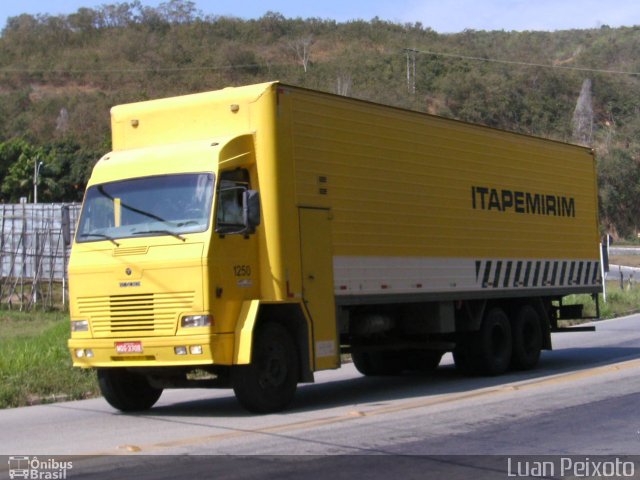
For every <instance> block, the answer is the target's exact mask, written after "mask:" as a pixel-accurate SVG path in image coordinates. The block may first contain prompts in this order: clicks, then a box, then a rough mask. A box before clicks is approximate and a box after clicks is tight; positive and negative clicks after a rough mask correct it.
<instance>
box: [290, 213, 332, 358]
mask: <svg viewBox="0 0 640 480" xmlns="http://www.w3.org/2000/svg"><path fill="white" fill-rule="evenodd" d="M299 215H300V241H301V244H302V246H301V255H302V297H303V299H304V304H305V307H306V309H307V313H308V314H309V316H310V317H311V321H312V330H313V349H314V359H315V369H316V370H322V369H325V368H337V367H338V366H339V365H340V352H339V348H338V341H337V323H336V308H335V299H334V292H333V252H332V244H331V218H330V214H329V210H327V209H320V208H300V209H299Z"/></svg>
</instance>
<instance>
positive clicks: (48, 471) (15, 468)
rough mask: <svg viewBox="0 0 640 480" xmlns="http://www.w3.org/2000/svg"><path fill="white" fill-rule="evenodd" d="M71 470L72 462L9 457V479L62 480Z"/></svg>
mask: <svg viewBox="0 0 640 480" xmlns="http://www.w3.org/2000/svg"><path fill="white" fill-rule="evenodd" d="M72 468H73V462H61V461H58V460H55V459H53V458H47V459H44V460H42V459H38V457H27V456H17V455H16V456H12V457H9V478H11V479H14V478H27V479H33V480H64V479H66V478H67V470H71V469H72Z"/></svg>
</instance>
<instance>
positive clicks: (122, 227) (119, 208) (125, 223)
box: [76, 173, 213, 243]
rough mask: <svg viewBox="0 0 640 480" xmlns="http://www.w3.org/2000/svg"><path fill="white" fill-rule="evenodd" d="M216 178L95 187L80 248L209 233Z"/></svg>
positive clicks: (174, 177) (88, 197)
mask: <svg viewBox="0 0 640 480" xmlns="http://www.w3.org/2000/svg"><path fill="white" fill-rule="evenodd" d="M212 197H213V175H212V174H210V173H189V174H179V175H162V176H156V177H144V178H135V179H130V180H123V181H119V182H110V183H104V184H101V185H93V186H91V187H90V188H89V189H88V190H87V193H86V195H85V199H84V204H83V207H82V214H81V215H80V221H79V223H78V232H77V234H76V241H77V242H96V241H104V240H105V239H106V240H110V241H111V242H114V243H115V239H119V238H127V237H137V236H155V235H172V236H174V237H176V238H179V239H181V240H184V237H183V236H182V234H186V233H197V232H204V231H206V230H207V229H208V228H209V218H210V214H211V203H212Z"/></svg>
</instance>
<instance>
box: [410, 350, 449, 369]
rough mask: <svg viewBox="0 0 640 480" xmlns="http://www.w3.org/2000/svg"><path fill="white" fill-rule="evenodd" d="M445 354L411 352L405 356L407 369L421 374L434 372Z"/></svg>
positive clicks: (429, 351)
mask: <svg viewBox="0 0 640 480" xmlns="http://www.w3.org/2000/svg"><path fill="white" fill-rule="evenodd" d="M443 355H444V352H439V351H437V350H410V351H408V352H406V354H405V359H404V361H405V368H406V369H407V370H414V371H418V372H421V373H429V372H433V371H434V370H435V369H436V368H438V365H440V360H442V356H443Z"/></svg>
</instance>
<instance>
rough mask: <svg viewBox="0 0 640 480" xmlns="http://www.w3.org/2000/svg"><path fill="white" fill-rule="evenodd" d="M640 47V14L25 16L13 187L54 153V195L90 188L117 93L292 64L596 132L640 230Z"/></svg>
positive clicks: (288, 76) (3, 161) (1, 153)
mask: <svg viewBox="0 0 640 480" xmlns="http://www.w3.org/2000/svg"><path fill="white" fill-rule="evenodd" d="M639 47H640V27H631V28H617V29H612V28H608V27H606V26H603V27H602V28H599V29H592V30H572V31H559V32H504V31H495V32H484V31H465V32H462V33H460V34H454V35H452V34H448V35H443V34H438V33H436V32H434V31H432V30H431V29H429V28H428V27H426V26H423V25H421V24H419V23H416V24H403V25H400V24H395V23H390V22H386V21H383V20H380V19H373V20H371V21H353V22H346V23H337V22H335V21H332V20H326V19H315V18H311V19H288V18H284V17H283V16H282V15H280V14H278V13H273V12H269V13H267V14H266V15H264V16H263V17H261V18H259V19H255V20H241V19H238V18H229V17H217V16H205V15H203V14H201V13H200V12H198V11H196V10H195V9H194V6H193V3H191V2H189V1H184V0H171V1H169V2H167V3H163V4H161V5H160V7H158V8H150V7H143V6H142V5H141V4H140V3H139V2H137V1H133V2H131V3H119V4H112V5H104V6H102V7H100V8H98V9H88V8H83V9H80V10H78V11H77V12H76V13H74V14H71V15H67V16H47V15H42V16H31V15H21V16H17V17H12V18H10V19H9V21H8V22H7V24H6V26H5V28H4V29H3V31H2V36H1V37H0V73H1V75H2V76H1V78H2V81H1V82H0V112H1V115H0V177H1V178H2V189H1V195H2V198H3V200H4V201H15V200H16V199H17V198H18V197H20V196H28V195H29V192H30V191H31V189H32V183H31V182H32V179H33V167H34V162H36V161H37V162H39V161H43V165H44V167H43V169H42V171H41V173H42V180H41V182H42V183H41V185H40V188H41V190H40V191H41V192H42V193H41V194H40V195H41V196H42V200H44V201H48V200H74V199H76V200H77V199H79V198H81V195H82V191H83V187H84V182H85V181H86V178H87V175H88V173H89V171H90V168H91V166H92V165H93V163H94V162H95V160H96V159H97V158H98V157H99V156H100V155H101V154H102V153H104V152H106V151H108V150H109V108H110V107H111V106H112V105H114V104H118V103H123V102H131V101H137V100H143V99H149V98H157V97H164V96H170V95H178V94H185V93H192V92H198V91H205V90H214V89H218V88H221V87H224V86H229V85H240V84H248V83H256V82H262V81H267V80H276V79H277V80H282V81H284V82H287V83H291V84H295V85H301V86H305V87H309V88H315V89H320V90H324V91H330V92H334V93H340V94H344V95H350V96H353V97H357V98H362V99H367V100H372V101H375V102H380V103H385V104H390V105H395V106H400V107H406V108H411V109H415V110H419V111H426V112H429V113H433V114H437V115H443V116H446V117H452V118H458V119H461V120H467V121H472V122H477V123H482V124H486V125H490V126H493V127H498V128H504V129H508V130H513V131H517V132H523V133H527V134H532V135H538V136H543V137H549V138H554V139H558V140H563V141H570V142H574V143H582V144H587V145H591V146H593V147H594V148H595V149H596V152H597V155H598V168H599V173H600V195H601V217H602V223H603V229H607V230H609V231H611V232H613V233H614V234H616V235H618V234H619V235H621V236H636V235H637V233H638V229H639V221H638V219H639V218H640V215H639V213H640V156H639V155H640V140H639V138H640V135H639V133H640V115H639V113H640V95H639V93H640V73H639V72H640V57H638V55H637V52H638V51H639ZM579 100H580V101H579ZM577 107H578V108H577Z"/></svg>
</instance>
